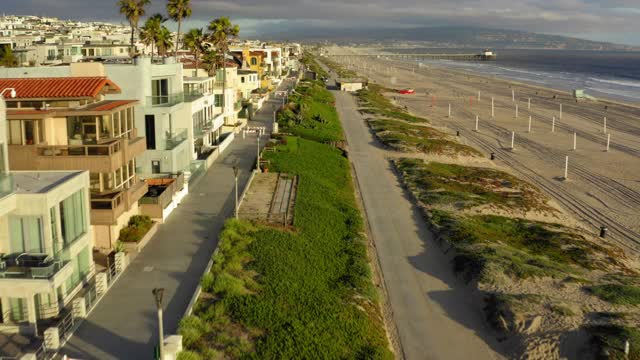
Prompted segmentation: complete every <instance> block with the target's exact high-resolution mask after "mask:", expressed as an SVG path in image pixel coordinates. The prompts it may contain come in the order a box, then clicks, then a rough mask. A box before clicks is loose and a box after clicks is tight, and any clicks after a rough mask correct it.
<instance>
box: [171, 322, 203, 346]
mask: <svg viewBox="0 0 640 360" xmlns="http://www.w3.org/2000/svg"><path fill="white" fill-rule="evenodd" d="M206 331H207V324H206V323H205V322H204V321H203V320H202V319H200V318H199V317H197V316H193V315H191V316H187V317H184V318H182V320H180V324H179V325H178V333H179V334H180V335H182V344H183V345H184V346H185V347H186V348H191V347H193V346H194V345H195V344H196V343H197V342H199V341H200V339H201V338H202V336H203V335H204V334H205V333H206Z"/></svg>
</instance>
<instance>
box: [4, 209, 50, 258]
mask: <svg viewBox="0 0 640 360" xmlns="http://www.w3.org/2000/svg"><path fill="white" fill-rule="evenodd" d="M9 228H10V232H11V239H10V251H11V252H12V253H24V252H29V253H42V251H43V246H42V238H43V236H42V219H41V218H39V217H35V216H15V217H11V218H10V220H9Z"/></svg>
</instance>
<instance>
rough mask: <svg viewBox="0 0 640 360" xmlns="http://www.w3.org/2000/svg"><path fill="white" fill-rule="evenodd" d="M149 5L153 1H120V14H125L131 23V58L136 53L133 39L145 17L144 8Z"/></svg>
mask: <svg viewBox="0 0 640 360" xmlns="http://www.w3.org/2000/svg"><path fill="white" fill-rule="evenodd" d="M149 3H151V0H118V7H119V8H120V14H123V15H124V16H125V17H126V18H127V21H129V25H131V56H133V54H134V53H135V46H134V45H133V44H134V41H133V39H134V36H135V32H136V29H137V28H138V21H140V18H141V17H143V16H144V14H145V10H144V7H145V5H149Z"/></svg>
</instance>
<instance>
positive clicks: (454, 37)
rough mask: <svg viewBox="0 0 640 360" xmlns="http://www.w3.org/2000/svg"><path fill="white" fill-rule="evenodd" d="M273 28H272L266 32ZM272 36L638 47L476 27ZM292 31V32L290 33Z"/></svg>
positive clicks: (286, 31)
mask: <svg viewBox="0 0 640 360" xmlns="http://www.w3.org/2000/svg"><path fill="white" fill-rule="evenodd" d="M269 30H275V31H269ZM265 32H267V33H271V37H272V38H278V39H283V38H286V39H290V40H299V41H330V42H335V43H354V42H357V43H386V44H388V43H396V44H397V43H403V44H405V45H410V44H415V45H420V46H429V47H471V48H479V47H487V48H529V49H530V48H538V49H540V48H546V49H567V50H640V48H638V47H634V46H630V45H619V44H613V43H607V42H599V41H591V40H584V39H577V38H572V37H567V36H559V35H545V34H536V33H531V32H526V31H517V30H503V29H489V28H476V27H420V28H411V29H380V28H376V29H366V28H349V29H336V28H331V29H327V28H319V27H317V28H314V27H304V28H303V27H300V28H296V29H291V28H289V29H282V28H280V29H278V30H276V29H265ZM292 34H295V35H293V36H292Z"/></svg>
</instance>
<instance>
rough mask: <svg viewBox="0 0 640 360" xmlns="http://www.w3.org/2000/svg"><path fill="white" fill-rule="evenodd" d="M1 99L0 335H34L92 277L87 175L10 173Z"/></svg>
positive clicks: (78, 173) (72, 173) (69, 173)
mask: <svg viewBox="0 0 640 360" xmlns="http://www.w3.org/2000/svg"><path fill="white" fill-rule="evenodd" d="M4 114H5V105H4V101H3V100H1V99H0V331H8V332H22V333H34V332H35V331H36V323H37V321H38V320H41V319H47V318H51V317H55V316H57V315H58V314H59V311H60V309H61V308H62V307H64V306H65V305H67V304H68V303H69V302H70V301H71V299H72V298H73V296H74V295H75V294H76V293H77V292H78V291H79V290H80V289H81V288H82V285H83V284H84V283H86V282H87V281H88V280H89V279H90V278H91V277H92V276H93V274H94V265H93V253H92V247H93V243H92V241H91V240H92V238H93V235H92V228H91V226H90V225H89V209H90V205H89V172H88V171H38V172H11V173H9V172H8V158H7V137H6V133H5V129H6V119H5V117H4V116H5V115H4Z"/></svg>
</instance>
